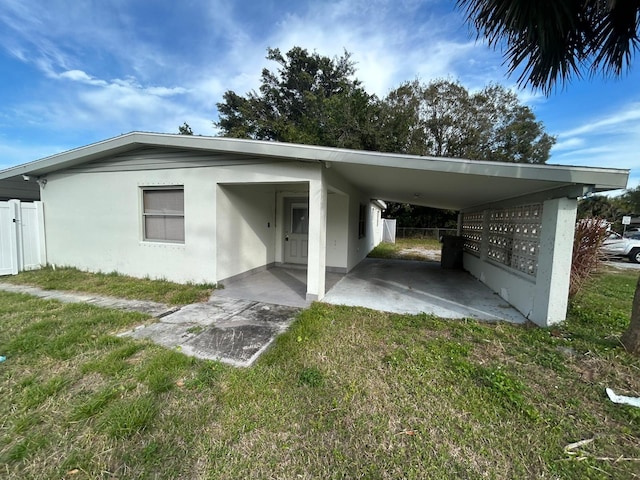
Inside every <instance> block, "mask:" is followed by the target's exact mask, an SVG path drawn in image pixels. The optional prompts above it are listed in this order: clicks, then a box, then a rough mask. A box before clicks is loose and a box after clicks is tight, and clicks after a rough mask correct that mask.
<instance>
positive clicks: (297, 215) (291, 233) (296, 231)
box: [284, 202, 309, 265]
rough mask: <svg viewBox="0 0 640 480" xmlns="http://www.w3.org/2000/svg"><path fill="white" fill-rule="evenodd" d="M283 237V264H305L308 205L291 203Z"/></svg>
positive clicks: (307, 239) (307, 235) (307, 244)
mask: <svg viewBox="0 0 640 480" xmlns="http://www.w3.org/2000/svg"><path fill="white" fill-rule="evenodd" d="M288 213H289V219H288V220H289V221H288V222H287V230H286V231H285V235H284V261H285V263H302V264H305V265H306V264H307V252H308V250H309V204H308V203H297V202H296V203H292V204H291V207H290V210H289V212H288Z"/></svg>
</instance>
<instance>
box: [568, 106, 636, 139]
mask: <svg viewBox="0 0 640 480" xmlns="http://www.w3.org/2000/svg"><path fill="white" fill-rule="evenodd" d="M638 120H640V103H632V104H631V105H629V106H627V107H626V108H625V109H624V110H622V111H620V112H614V113H609V114H608V115H606V116H604V117H602V118H596V119H592V120H590V121H586V122H585V123H584V124H583V125H580V126H579V127H576V128H573V129H570V130H567V131H564V132H562V133H561V134H560V136H562V137H573V136H576V135H585V134H590V133H594V134H597V135H603V134H605V133H614V134H619V133H622V132H625V131H629V130H633V131H636V130H637V129H638Z"/></svg>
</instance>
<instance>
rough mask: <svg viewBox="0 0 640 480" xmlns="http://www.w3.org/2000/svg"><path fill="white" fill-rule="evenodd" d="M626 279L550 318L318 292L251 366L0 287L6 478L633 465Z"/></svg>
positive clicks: (601, 280) (616, 278) (121, 318)
mask: <svg viewBox="0 0 640 480" xmlns="http://www.w3.org/2000/svg"><path fill="white" fill-rule="evenodd" d="M635 280H636V276H635V275H633V274H630V273H626V272H603V273H601V274H600V275H598V276H597V277H595V278H594V279H593V280H592V281H591V282H590V283H589V284H588V285H587V287H586V288H585V289H584V290H583V291H582V292H581V294H580V296H579V297H578V298H576V299H575V301H574V302H573V303H572V305H571V311H570V319H569V321H567V322H566V323H565V324H564V325H562V326H561V327H558V328H553V329H540V328H535V327H531V326H524V327H522V326H511V325H506V324H497V325H490V324H483V323H478V322H475V321H445V320H441V319H438V318H434V317H430V316H426V315H418V316H410V315H394V314H386V313H380V312H376V311H371V310H366V309H360V308H347V307H335V306H329V305H324V304H319V303H318V304H314V305H313V306H312V307H311V308H310V309H308V310H306V311H304V312H303V313H302V314H301V315H300V316H299V318H298V319H297V321H296V322H295V323H294V325H293V326H292V327H291V329H290V330H289V331H288V332H287V333H286V334H284V335H282V336H281V337H280V338H279V339H278V340H277V342H276V343H275V345H273V346H272V348H271V349H270V350H269V351H267V352H266V354H265V355H264V356H263V357H262V358H261V359H260V360H259V361H258V362H257V364H256V365H255V366H254V367H252V368H249V369H237V368H233V367H229V366H226V365H222V364H219V363H216V362H207V361H200V360H196V359H192V358H189V357H186V356H184V355H182V354H181V353H180V352H178V351H171V350H167V349H165V348H162V347H159V346H155V345H153V344H151V343H147V342H140V341H134V340H131V339H125V338H119V337H115V336H113V335H111V333H113V332H116V331H120V330H123V329H127V328H130V327H131V326H133V325H136V324H137V323H140V322H141V321H142V320H143V318H144V317H143V316H141V315H137V314H128V313H122V312H116V311H111V310H105V309H99V308H96V307H92V306H89V305H63V304H60V303H57V302H52V301H45V300H40V299H34V298H30V297H27V296H22V295H16V294H8V293H0V355H6V357H7V360H6V361H5V362H4V363H0V394H1V396H2V400H3V401H2V402H1V403H0V419H2V420H1V421H0V477H2V478H16V479H18V478H20V479H25V478H26V479H28V478H69V479H89V478H91V479H93V478H105V479H106V478H149V479H152V478H162V479H164V478H166V479H172V478H209V479H239V478H283V479H296V478H301V479H311V478H336V479H338V478H340V479H342V478H373V479H377V478H394V479H395V478H414V479H423V478H498V479H512V478H563V479H564V478H569V479H571V478H575V479H585V478H587V479H588V478H602V479H605V478H606V479H609V478H634V475H637V473H638V472H639V471H640V462H638V459H640V409H637V408H635V409H634V408H632V407H628V406H622V405H615V404H612V403H611V402H610V401H609V400H608V399H607V397H606V395H605V393H604V389H605V388H606V387H611V388H613V389H614V390H615V391H616V392H617V393H622V394H626V395H633V396H636V395H640V375H639V370H640V360H638V359H637V358H633V357H630V356H629V355H627V354H626V353H625V352H624V351H623V350H622V349H621V348H620V347H619V345H618V341H617V338H618V336H619V335H620V333H621V332H622V331H623V329H624V328H625V327H626V324H627V322H628V313H629V311H630V303H631V298H632V295H633V291H634V287H635ZM592 438H593V439H594V440H593V441H592V442H590V443H588V444H585V445H583V446H581V447H578V448H575V449H573V450H570V451H568V452H567V451H565V446H567V445H569V444H571V443H573V442H577V441H580V440H588V439H592ZM620 458H621V459H620ZM616 459H620V460H618V461H616Z"/></svg>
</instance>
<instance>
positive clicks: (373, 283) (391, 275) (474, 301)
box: [323, 258, 526, 323]
mask: <svg viewBox="0 0 640 480" xmlns="http://www.w3.org/2000/svg"><path fill="white" fill-rule="evenodd" d="M323 301H324V302H327V303H332V304H339V305H351V306H362V307H367V308H373V309H375V310H382V311H387V312H395V313H410V314H418V313H429V314H433V315H436V316H438V317H442V318H475V319H478V320H488V321H507V322H512V323H524V322H525V321H526V318H525V317H524V316H523V315H522V314H521V313H520V312H518V311H517V310H516V309H515V308H513V307H512V306H511V305H509V304H508V303H507V302H506V301H504V300H503V299H502V298H500V297H499V296H498V295H496V294H495V293H493V292H492V291H491V290H490V289H489V288H488V287H486V286H485V285H483V284H482V283H480V282H479V281H478V280H476V279H475V278H473V277H472V276H471V275H469V274H468V273H467V272H464V271H462V270H445V269H443V268H441V267H440V263H438V262H421V261H411V260H387V259H376V258H365V259H364V260H363V261H362V262H360V264H359V265H358V266H357V267H356V268H354V269H353V270H352V271H351V272H349V273H348V274H347V275H346V276H345V277H344V278H342V279H341V280H340V281H338V282H337V283H336V284H335V286H334V287H333V288H331V290H329V291H328V292H327V294H326V296H325V297H324V298H323Z"/></svg>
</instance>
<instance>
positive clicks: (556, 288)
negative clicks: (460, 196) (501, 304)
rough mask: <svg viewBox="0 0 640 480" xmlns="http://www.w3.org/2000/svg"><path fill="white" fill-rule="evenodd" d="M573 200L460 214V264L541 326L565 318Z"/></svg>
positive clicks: (571, 241)
mask: <svg viewBox="0 0 640 480" xmlns="http://www.w3.org/2000/svg"><path fill="white" fill-rule="evenodd" d="M576 204H577V202H576V200H575V199H568V198H560V199H553V200H547V201H545V202H544V203H531V204H522V205H515V206H509V207H505V208H491V209H485V210H481V211H474V212H466V213H463V214H462V216H461V217H462V218H461V219H462V225H461V233H462V236H463V237H464V252H465V255H464V267H465V269H466V270H468V271H469V272H470V273H471V274H472V275H474V276H475V277H477V278H478V279H480V281H482V282H483V283H485V284H486V285H487V286H489V287H490V288H492V289H493V290H494V291H495V292H497V293H498V294H499V295H500V296H501V297H502V298H504V299H505V300H506V301H508V302H509V303H511V304H512V305H513V306H514V307H516V308H517V309H518V310H520V311H521V312H522V313H523V314H524V315H525V316H526V317H527V318H529V319H530V320H532V321H534V322H535V323H537V324H539V325H541V326H547V325H551V324H554V323H558V322H560V321H562V320H564V319H565V317H566V309H567V296H568V292H569V280H570V271H571V251H572V248H573V232H574V225H575V217H576Z"/></svg>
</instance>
